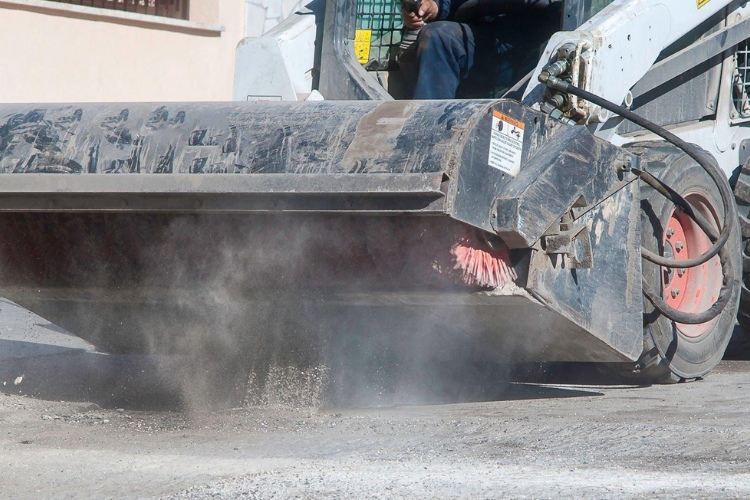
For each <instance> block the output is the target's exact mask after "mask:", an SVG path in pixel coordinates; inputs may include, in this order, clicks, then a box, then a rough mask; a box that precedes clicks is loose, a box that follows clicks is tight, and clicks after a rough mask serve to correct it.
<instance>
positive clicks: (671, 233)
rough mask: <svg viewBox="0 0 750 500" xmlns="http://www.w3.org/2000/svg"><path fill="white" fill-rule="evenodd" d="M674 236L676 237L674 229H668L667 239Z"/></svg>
mask: <svg viewBox="0 0 750 500" xmlns="http://www.w3.org/2000/svg"><path fill="white" fill-rule="evenodd" d="M672 236H674V229H672V228H671V227H670V228H667V238H671V237H672Z"/></svg>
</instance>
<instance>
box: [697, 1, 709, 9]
mask: <svg viewBox="0 0 750 500" xmlns="http://www.w3.org/2000/svg"><path fill="white" fill-rule="evenodd" d="M710 1H711V0H695V3H697V4H698V8H699V9H700V8H701V7H703V6H704V5H706V4H707V3H708V2H710Z"/></svg>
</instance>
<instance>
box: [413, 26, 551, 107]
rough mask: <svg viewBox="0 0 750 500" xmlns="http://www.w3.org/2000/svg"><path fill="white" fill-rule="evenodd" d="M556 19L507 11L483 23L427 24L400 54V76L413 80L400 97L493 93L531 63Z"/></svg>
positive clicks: (527, 69)
mask: <svg viewBox="0 0 750 500" xmlns="http://www.w3.org/2000/svg"><path fill="white" fill-rule="evenodd" d="M557 24H558V23H557V20H556V19H550V18H549V17H542V16H538V17H534V16H510V15H508V16H502V17H500V18H499V19H497V20H495V21H493V22H491V23H488V24H482V25H474V24H464V23H457V22H454V21H435V22H432V23H429V24H426V25H425V26H424V27H422V29H421V30H420V32H419V36H418V37H417V41H416V42H415V43H414V44H413V45H412V46H411V47H409V48H408V49H407V50H405V51H404V53H403V54H401V57H400V59H399V63H400V66H401V71H402V72H403V76H404V78H405V80H406V81H407V82H410V83H412V84H413V89H412V90H413V93H411V95H409V94H410V92H409V91H408V89H407V95H406V96H405V97H406V98H412V99H453V98H456V97H463V98H481V97H484V98H487V97H494V96H498V95H500V94H502V93H503V92H504V91H506V90H508V89H509V88H510V87H512V86H513V84H514V83H515V82H516V81H518V80H519V79H520V78H521V77H523V76H524V75H525V74H526V73H528V72H529V71H531V69H533V68H534V66H535V65H536V63H537V59H538V54H539V49H540V47H541V45H542V44H543V43H544V42H545V41H546V40H548V39H549V37H550V36H551V35H552V33H554V32H555V30H556V29H557ZM407 87H408V85H407Z"/></svg>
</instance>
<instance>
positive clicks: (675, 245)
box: [674, 241, 685, 252]
mask: <svg viewBox="0 0 750 500" xmlns="http://www.w3.org/2000/svg"><path fill="white" fill-rule="evenodd" d="M674 248H675V250H677V251H678V252H679V251H680V250H682V249H683V248H685V244H684V243H683V242H681V241H678V242H677V243H675V244H674Z"/></svg>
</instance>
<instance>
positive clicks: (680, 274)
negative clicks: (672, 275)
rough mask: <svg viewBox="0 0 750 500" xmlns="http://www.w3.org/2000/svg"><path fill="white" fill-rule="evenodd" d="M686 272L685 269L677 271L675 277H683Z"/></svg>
mask: <svg viewBox="0 0 750 500" xmlns="http://www.w3.org/2000/svg"><path fill="white" fill-rule="evenodd" d="M686 272H687V269H678V270H677V276H684V275H685V273H686Z"/></svg>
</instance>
